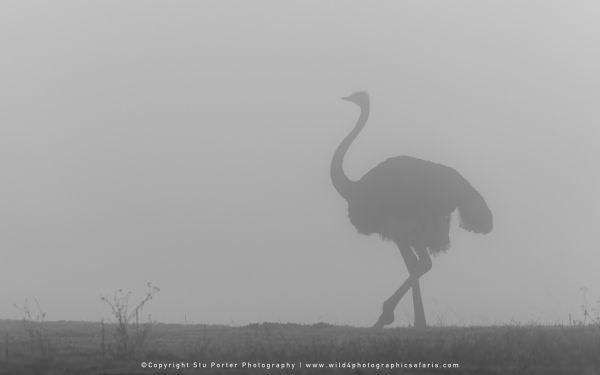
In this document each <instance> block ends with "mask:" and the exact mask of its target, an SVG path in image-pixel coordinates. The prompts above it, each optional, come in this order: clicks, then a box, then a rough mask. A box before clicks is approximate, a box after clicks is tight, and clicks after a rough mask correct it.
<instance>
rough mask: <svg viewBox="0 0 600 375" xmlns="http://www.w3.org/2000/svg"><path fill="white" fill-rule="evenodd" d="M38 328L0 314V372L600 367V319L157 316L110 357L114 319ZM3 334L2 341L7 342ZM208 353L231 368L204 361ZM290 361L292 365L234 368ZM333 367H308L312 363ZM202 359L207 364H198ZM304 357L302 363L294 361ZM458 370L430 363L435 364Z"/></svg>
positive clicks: (577, 370)
mask: <svg viewBox="0 0 600 375" xmlns="http://www.w3.org/2000/svg"><path fill="white" fill-rule="evenodd" d="M38 328H39V331H40V332H42V336H43V337H38V336H36V335H33V336H30V335H28V332H27V330H25V329H24V326H23V324H22V322H20V321H0V338H1V341H0V349H1V352H0V375H8V374H10V375H19V374H47V375H50V374H52V375H58V374H163V373H169V374H215V373H217V374H241V373H251V374H274V373H286V374H321V373H326V374H332V375H333V374H367V373H376V374H391V373H403V374H413V373H414V374H584V375H600V327H599V326H598V325H595V326H518V325H511V326H502V327H435V328H429V329H427V330H423V331H417V330H413V329H411V328H395V329H384V330H373V329H369V328H353V327H340V326H331V325H327V324H317V325H312V326H303V325H296V324H272V323H266V324H255V325H250V326H246V327H226V326H204V325H176V324H169V325H167V324H156V325H155V326H153V327H152V329H151V331H150V336H149V337H148V339H147V342H146V344H145V345H144V346H143V348H138V349H139V350H138V354H136V355H134V357H132V358H127V359H116V358H114V349H115V343H114V341H113V336H112V332H113V331H114V329H115V328H116V327H115V326H114V325H107V326H106V347H105V356H104V360H103V358H102V350H101V325H100V324H99V323H86V322H45V323H43V326H40V327H38ZM7 343H8V345H7ZM142 361H146V362H150V361H151V362H153V363H154V364H155V365H158V364H169V363H170V364H172V365H175V364H184V365H185V364H187V365H188V366H189V368H187V369H186V368H184V369H180V370H174V369H171V370H169V371H162V370H158V369H157V368H151V369H148V368H147V369H142V368H141V367H140V364H141V362H142ZM211 362H215V363H229V364H232V365H233V364H237V368H229V369H228V368H220V369H217V368H215V367H213V368H210V366H211ZM243 362H250V363H254V364H257V365H259V366H267V364H271V363H279V364H281V363H290V364H294V369H293V370H291V369H287V370H280V369H267V368H254V369H248V368H240V367H241V366H242V363H243ZM319 362H322V363H325V366H328V365H329V363H333V364H336V365H337V366H338V367H337V368H323V369H312V368H311V369H309V368H307V365H308V364H311V363H319ZM419 362H420V363H421V366H427V365H429V368H418V369H410V368H408V367H403V368H400V369H395V370H390V369H386V368H383V369H379V370H377V369H375V368H368V367H367V368H356V367H355V368H354V369H352V368H342V367H341V366H342V365H345V366H356V365H357V364H360V365H367V366H376V365H377V364H379V365H381V364H384V365H385V364H394V365H395V366H412V365H414V364H418V363H419ZM194 363H205V364H207V366H208V368H194ZM300 363H302V366H303V367H302V368H298V366H300ZM454 363H456V364H458V365H459V366H460V368H458V369H447V368H446V369H443V368H438V369H435V368H433V367H432V366H435V364H438V365H440V366H441V365H443V364H454Z"/></svg>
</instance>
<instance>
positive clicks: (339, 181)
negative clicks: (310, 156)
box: [331, 104, 369, 200]
mask: <svg viewBox="0 0 600 375" xmlns="http://www.w3.org/2000/svg"><path fill="white" fill-rule="evenodd" d="M360 108H361V112H360V116H359V117H358V121H357V122H356V125H355V126H354V129H352V131H350V133H348V135H347V136H346V137H345V138H344V140H342V142H341V143H340V145H339V146H338V148H337V149H336V150H335V154H333V159H332V160H331V181H332V182H333V186H334V187H335V189H336V190H337V191H338V193H340V195H341V196H342V197H344V198H345V199H346V200H348V198H349V196H350V191H351V189H352V187H353V185H352V184H353V182H354V181H352V180H350V179H349V178H348V176H346V173H344V167H343V164H344V157H345V156H346V152H348V148H350V145H351V144H352V142H353V141H354V140H355V139H356V137H357V136H358V134H359V133H360V132H361V130H362V129H363V128H364V127H365V124H366V123H367V118H368V117H369V105H368V104H365V105H363V106H361V107H360Z"/></svg>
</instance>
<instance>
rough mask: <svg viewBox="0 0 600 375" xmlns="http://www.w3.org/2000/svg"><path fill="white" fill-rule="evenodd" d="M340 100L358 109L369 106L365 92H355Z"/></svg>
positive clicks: (367, 95)
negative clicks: (352, 104)
mask: <svg viewBox="0 0 600 375" xmlns="http://www.w3.org/2000/svg"><path fill="white" fill-rule="evenodd" d="M342 100H347V101H349V102H352V103H354V104H356V105H357V106H359V107H364V106H367V105H369V94H367V93H366V92H365V91H357V92H355V93H352V94H350V95H348V96H345V97H343V98H342Z"/></svg>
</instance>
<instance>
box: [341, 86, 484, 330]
mask: <svg viewBox="0 0 600 375" xmlns="http://www.w3.org/2000/svg"><path fill="white" fill-rule="evenodd" d="M342 99H344V100H347V101H349V102H352V103H354V104H356V105H358V106H359V108H360V116H359V118H358V121H357V123H356V126H354V129H352V131H350V133H349V134H348V135H347V136H346V137H345V138H344V139H343V140H342V142H341V143H340V145H339V146H338V148H337V150H336V151H335V154H334V155H333V159H332V161H331V180H332V182H333V186H334V187H335V189H336V190H337V191H338V193H339V194H340V195H341V196H342V197H343V198H344V199H346V200H347V201H348V216H349V218H350V222H351V223H352V224H353V225H354V227H355V228H356V229H357V230H358V233H360V234H366V235H369V234H374V233H377V234H379V235H380V236H381V237H382V238H383V239H384V240H391V241H393V242H394V243H395V244H396V246H397V247H398V249H399V250H400V254H401V255H402V258H403V259H404V262H405V263H406V268H407V270H408V273H409V276H408V278H407V279H406V281H404V283H403V284H402V285H401V286H400V287H399V288H398V290H397V291H396V292H395V293H394V294H392V295H391V296H390V297H389V298H388V299H387V300H386V301H385V302H384V303H383V312H382V313H381V316H380V317H379V319H378V320H377V322H376V323H375V325H374V327H376V328H382V327H383V326H385V325H387V324H390V323H392V322H393V321H394V309H395V308H396V306H397V305H398V302H400V300H401V299H402V297H403V296H404V295H405V294H406V292H407V291H408V290H409V289H411V288H412V297H413V307H414V325H413V326H414V327H415V328H425V327H426V325H427V324H426V321H425V311H424V309H423V300H422V298H421V290H420V287H419V278H420V277H421V276H423V275H424V274H425V273H426V272H427V271H429V270H430V269H431V266H432V263H431V257H430V254H432V255H433V254H438V253H440V252H443V251H445V250H447V249H448V247H449V246H450V238H449V233H448V232H449V229H450V217H451V215H452V213H453V212H454V211H455V210H456V209H458V214H459V218H460V227H461V228H463V229H465V230H468V231H470V232H475V233H483V234H485V233H488V232H490V231H491V230H492V226H493V218H492V213H491V211H490V209H489V208H488V206H487V204H486V202H485V200H484V199H483V197H482V196H481V194H479V192H477V190H475V188H473V186H471V184H470V183H469V182H468V181H467V180H466V179H465V178H464V177H463V176H461V175H460V174H459V173H458V172H457V171H456V170H454V169H453V168H450V167H446V166H444V165H441V164H436V163H433V162H430V161H426V160H421V159H417V158H414V157H410V156H398V157H393V158H389V159H387V160H385V161H383V162H382V163H380V164H379V165H377V166H376V167H375V168H373V169H371V170H370V171H369V172H367V173H366V174H365V175H364V176H363V177H362V178H361V179H360V180H358V181H352V180H350V179H349V178H348V177H347V176H346V174H345V173H344V169H343V165H342V164H343V161H344V156H345V155H346V152H347V151H348V148H349V147H350V144H352V142H353V141H354V139H356V137H357V136H358V134H359V133H360V132H361V130H362V129H363V128H364V126H365V124H366V123H367V119H368V117H369V96H368V94H367V93H366V92H364V91H360V92H355V93H353V94H352V95H350V96H347V97H344V98H342Z"/></svg>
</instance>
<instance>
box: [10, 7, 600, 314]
mask: <svg viewBox="0 0 600 375" xmlns="http://www.w3.org/2000/svg"><path fill="white" fill-rule="evenodd" d="M599 18H600V5H599V4H598V3H596V2H574V3H568V2H562V1H527V2H523V1H492V2H478V1H452V2H442V1H402V2H399V1H378V2H367V1H328V2H321V1H303V2H281V1H255V2H243V1H177V2H167V1H162V2H161V1H129V2H121V1H97V2H77V1H60V2H52V3H49V2H20V1H3V2H2V3H1V4H0V40H1V41H2V42H1V49H0V54H1V59H0V67H1V69H0V74H1V83H2V85H1V86H0V155H1V156H0V175H1V183H0V208H1V210H0V227H1V228H2V230H1V235H0V259H1V260H0V296H1V298H0V317H2V318H20V317H21V313H20V312H19V311H18V310H17V309H15V307H14V304H22V302H23V300H24V299H25V298H26V297H28V298H30V299H31V298H32V297H36V298H37V299H38V300H39V302H40V304H41V306H42V307H43V309H44V311H45V312H46V314H47V319H49V320H60V319H65V320H100V319H110V317H111V313H110V310H109V308H108V306H107V305H105V304H104V303H103V302H101V301H100V296H101V295H108V296H109V295H112V293H113V292H114V291H115V290H116V289H118V288H123V289H125V290H131V291H133V293H134V294H133V300H132V301H137V300H139V299H141V298H142V297H143V293H144V291H145V284H146V282H147V281H151V282H152V283H153V284H155V285H157V286H159V287H160V288H161V292H160V293H159V294H158V295H156V297H155V299H154V300H152V301H151V302H150V303H149V304H148V305H147V308H146V310H145V313H151V314H152V319H154V320H157V321H163V322H177V323H182V322H184V321H187V322H192V323H223V324H247V323H250V322H261V321H276V322H299V323H315V322H318V321H326V322H329V323H334V324H352V325H371V324H373V323H374V322H375V320H376V318H377V317H378V315H379V313H380V308H381V303H382V302H383V301H384V300H385V299H386V298H387V297H388V296H389V295H390V294H391V293H392V292H393V291H395V290H396V288H397V287H398V286H399V285H400V284H401V283H402V281H404V279H405V278H406V276H407V271H406V269H405V266H404V264H403V261H402V257H401V256H400V253H399V252H398V250H397V249H396V248H395V246H394V245H393V244H392V243H391V242H383V241H381V240H380V239H379V238H378V237H376V236H373V237H366V236H360V235H358V234H357V233H356V232H355V230H354V228H353V227H352V225H351V224H350V222H349V220H348V217H347V206H346V202H345V201H344V200H343V199H342V198H341V197H340V196H338V194H337V192H336V191H335V190H334V188H333V187H332V185H331V181H330V178H329V163H330V161H331V157H332V155H333V152H334V150H335V148H336V147H337V145H338V144H339V142H340V141H341V140H342V138H343V137H344V136H345V135H346V134H347V133H348V132H349V131H350V130H351V128H352V127H353V125H354V123H355V121H356V118H357V116H358V110H357V108H356V107H355V106H353V105H351V104H348V103H346V102H343V101H341V100H340V97H342V96H345V95H348V94H350V93H351V92H353V91H356V90H367V91H368V92H369V94H370V95H371V101H372V111H371V117H370V120H369V122H368V123H367V126H366V128H365V130H364V131H363V133H362V134H361V135H360V136H359V137H358V139H357V140H356V142H355V143H354V144H353V145H352V147H351V148H350V151H349V153H348V156H347V158H346V161H345V170H346V172H347V174H348V175H349V176H350V177H351V178H354V179H357V178H359V177H360V176H362V175H363V174H364V173H365V172H366V171H368V170H369V169H370V168H372V167H374V166H375V165H377V163H379V162H380V161H382V160H384V159H385V158H387V157H390V156H396V155H411V156H415V157H419V158H422V159H426V160H431V161H435V162H438V163H442V164H445V165H448V166H452V167H453V168H455V169H457V170H458V171H459V172H460V173H461V174H462V175H463V176H465V177H466V178H467V179H468V180H469V181H470V182H471V183H472V184H473V186H475V188H476V189H478V190H479V191H480V192H481V193H482V194H483V196H484V197H485V199H486V201H487V202H488V205H489V206H490V208H491V209H492V211H493V213H494V224H495V228H494V230H493V231H492V233H490V234H489V235H487V236H478V235H473V234H471V233H467V232H465V231H462V230H459V229H457V225H456V221H454V222H453V225H452V230H451V240H452V247H451V249H450V250H449V251H448V253H446V254H442V255H441V256H438V257H434V259H433V269H432V270H431V272H429V273H428V274H427V275H425V276H424V277H423V278H422V279H421V288H422V291H423V301H424V305H425V311H426V314H427V318H428V321H429V322H430V323H431V324H440V323H444V324H501V323H509V322H511V321H512V322H515V321H517V322H523V323H528V322H539V323H555V322H568V316H569V314H572V315H573V317H574V318H578V319H581V318H582V317H583V315H582V312H581V305H582V303H583V292H582V290H581V288H582V287H586V288H587V298H588V302H589V303H590V307H592V306H594V304H595V303H596V301H597V300H598V298H600V283H599V281H600V277H599V276H598V269H599V265H600V251H599V249H598V233H599V232H598V230H599V228H598V224H599V223H600V214H599V209H600V199H599V197H598V190H599V187H600V172H599V170H598V166H597V160H600V148H599V147H598V140H599V137H598V136H599V135H600V130H599V127H598V124H599V120H600V114H599V110H598V103H599V102H600V24H598V22H597V20H598V19H599ZM596 306H597V305H596ZM410 322H412V307H411V298H410V297H405V298H404V299H403V300H402V302H401V304H400V305H399V306H398V309H397V310H396V323H395V324H397V325H407V324H409V323H410Z"/></svg>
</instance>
